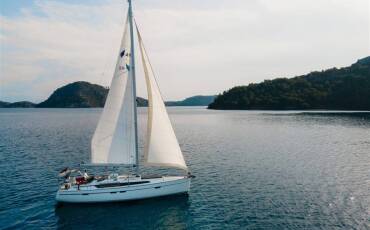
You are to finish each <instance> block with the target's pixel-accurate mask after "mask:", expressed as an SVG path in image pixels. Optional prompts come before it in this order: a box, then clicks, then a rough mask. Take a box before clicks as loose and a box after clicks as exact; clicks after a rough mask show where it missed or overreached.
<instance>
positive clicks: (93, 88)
mask: <svg viewBox="0 0 370 230" xmlns="http://www.w3.org/2000/svg"><path fill="white" fill-rule="evenodd" d="M108 91H109V89H108V88H105V87H103V86H100V85H96V84H91V83H89V82H84V81H78V82H74V83H71V84H68V85H65V86H63V87H60V88H58V89H57V90H55V91H54V92H53V93H52V94H51V95H50V97H49V98H48V99H47V100H45V101H43V102H41V103H40V104H34V103H32V102H28V101H21V102H15V103H9V102H4V101H0V108H17V107H18V108H33V107H37V108H94V107H103V106H104V104H105V100H106V98H107V95H108ZM214 98H215V96H194V97H189V98H186V99H185V100H183V101H171V102H165V103H166V105H167V106H207V105H209V104H210V103H211V102H212V101H213V99H214ZM137 105H138V106H139V107H145V106H148V100H147V99H144V98H141V97H137Z"/></svg>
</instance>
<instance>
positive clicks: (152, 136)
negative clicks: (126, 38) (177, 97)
mask: <svg viewBox="0 0 370 230" xmlns="http://www.w3.org/2000/svg"><path fill="white" fill-rule="evenodd" d="M136 29H137V27H136ZM137 35H138V39H139V45H140V51H141V57H142V62H143V67H144V73H145V81H146V86H147V91H148V126H147V139H146V146H145V153H144V161H145V163H146V164H147V165H153V166H169V167H176V168H181V169H184V170H187V166H186V163H185V160H184V157H183V155H182V152H181V149H180V146H179V143H178V141H177V139H176V136H175V132H174V131H173V128H172V125H171V122H170V119H169V117H168V114H167V111H166V107H165V104H164V102H163V99H162V96H161V93H160V90H159V87H158V85H157V82H156V79H155V76H154V72H153V69H152V67H151V65H150V62H149V58H148V56H147V54H146V51H145V48H144V45H143V41H142V39H141V35H140V33H139V30H138V29H137Z"/></svg>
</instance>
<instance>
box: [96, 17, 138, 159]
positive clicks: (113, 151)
mask: <svg viewBox="0 0 370 230" xmlns="http://www.w3.org/2000/svg"><path fill="white" fill-rule="evenodd" d="M130 56H131V47H130V34H129V25H128V18H127V21H126V23H125V30H124V34H123V37H122V42H121V48H120V51H119V55H118V59H117V64H116V69H115V72H114V76H113V80H112V82H111V86H110V90H109V93H108V96H107V100H106V103H105V106H104V110H103V112H102V115H101V117H100V120H99V123H98V126H97V128H96V130H95V133H94V136H93V139H92V142H91V152H92V156H91V161H92V163H103V164H106V163H112V164H136V147H135V144H136V134H135V123H134V122H135V120H134V119H135V114H134V113H135V104H134V103H135V98H134V93H133V90H134V88H133V87H134V84H133V76H132V71H130Z"/></svg>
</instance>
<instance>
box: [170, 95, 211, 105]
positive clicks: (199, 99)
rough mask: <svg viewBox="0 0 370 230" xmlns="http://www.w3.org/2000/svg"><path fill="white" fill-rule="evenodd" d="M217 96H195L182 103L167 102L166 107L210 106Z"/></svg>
mask: <svg viewBox="0 0 370 230" xmlns="http://www.w3.org/2000/svg"><path fill="white" fill-rule="evenodd" d="M215 97H216V96H213V95H212V96H200V95H199V96H193V97H188V98H186V99H185V100H182V101H167V102H166V106H208V105H209V104H211V103H212V102H213V100H214V99H215Z"/></svg>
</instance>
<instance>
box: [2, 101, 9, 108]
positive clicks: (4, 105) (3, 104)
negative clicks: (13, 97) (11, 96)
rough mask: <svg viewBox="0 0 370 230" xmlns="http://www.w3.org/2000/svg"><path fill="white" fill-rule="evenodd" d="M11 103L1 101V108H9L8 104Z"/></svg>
mask: <svg viewBox="0 0 370 230" xmlns="http://www.w3.org/2000/svg"><path fill="white" fill-rule="evenodd" d="M9 104H10V103H9V102H5V101H0V108H7V106H8V105H9Z"/></svg>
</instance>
